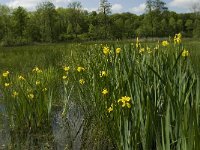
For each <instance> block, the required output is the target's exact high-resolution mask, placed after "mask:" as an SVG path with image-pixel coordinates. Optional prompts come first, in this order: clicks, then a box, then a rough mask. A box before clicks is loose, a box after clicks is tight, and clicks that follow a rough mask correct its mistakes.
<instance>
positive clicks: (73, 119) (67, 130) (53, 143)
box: [0, 102, 84, 150]
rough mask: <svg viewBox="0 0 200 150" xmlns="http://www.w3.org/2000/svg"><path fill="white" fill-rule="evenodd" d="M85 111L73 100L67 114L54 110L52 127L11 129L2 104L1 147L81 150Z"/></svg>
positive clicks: (0, 121) (0, 123)
mask: <svg viewBox="0 0 200 150" xmlns="http://www.w3.org/2000/svg"><path fill="white" fill-rule="evenodd" d="M83 119H84V116H83V112H82V111H81V109H80V108H79V107H78V106H77V105H76V104H75V103H73V102H71V103H70V104H69V110H68V112H67V115H66V116H63V115H62V111H61V109H60V110H55V111H54V112H53V120H52V129H50V130H49V131H45V132H44V131H41V133H37V134H33V133H21V132H16V131H10V130H9V126H8V121H7V119H6V114H5V107H4V106H3V105H0V149H19V150H21V149H30V150H32V149H33V150H35V149H56V150H67V149H70V150H79V149H81V137H82V133H83V126H82V124H83Z"/></svg>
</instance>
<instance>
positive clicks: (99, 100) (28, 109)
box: [0, 34, 200, 150]
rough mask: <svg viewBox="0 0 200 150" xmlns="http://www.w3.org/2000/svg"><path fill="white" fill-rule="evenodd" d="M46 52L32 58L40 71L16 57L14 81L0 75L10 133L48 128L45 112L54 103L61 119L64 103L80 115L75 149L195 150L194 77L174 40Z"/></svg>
mask: <svg viewBox="0 0 200 150" xmlns="http://www.w3.org/2000/svg"><path fill="white" fill-rule="evenodd" d="M54 48H55V49H56V48H58V47H56V46H55V47H53V46H52V47H51V48H50V50H48V51H47V52H46V53H45V52H44V53H43V51H42V55H38V54H35V55H38V56H40V57H39V62H38V66H41V68H43V69H41V68H38V67H35V68H33V70H30V68H31V67H33V65H37V64H36V62H37V61H35V60H36V59H35V60H31V61H30V62H29V61H28V59H30V54H29V53H28V52H24V54H25V55H26V56H27V57H24V58H23V56H21V55H20V58H23V60H26V61H27V66H26V69H25V71H23V69H21V70H22V71H23V73H22V74H20V71H19V70H17V67H16V68H14V69H11V71H10V70H8V72H7V69H6V68H9V66H10V64H8V65H7V66H6V67H5V68H3V69H4V71H3V72H2V76H1V78H0V83H1V84H0V92H2V96H3V103H4V104H5V106H6V110H7V114H8V117H9V121H10V122H9V124H10V126H11V127H12V128H13V129H19V130H25V131H27V130H28V131H30V129H31V131H33V132H37V131H38V130H42V129H43V128H46V127H47V128H50V126H51V117H50V115H51V111H52V108H53V106H54V105H56V104H57V103H58V102H60V101H61V104H62V117H66V114H67V113H68V107H69V106H68V103H69V101H72V102H73V103H75V104H76V105H78V106H77V107H81V110H83V111H84V121H83V123H84V124H83V130H84V131H83V143H82V144H83V147H82V148H83V149H84V148H85V149H87V144H88V143H89V145H88V146H89V147H90V148H91V149H101V148H102V147H101V145H102V143H104V147H106V145H108V146H107V148H108V147H109V148H110V149H112V148H113V149H122V150H133V149H135V150H142V149H143V150H151V149H152V150H155V149H157V150H170V149H172V150H192V149H197V150H198V149H200V144H199V142H198V140H199V138H200V131H199V127H200V122H199V118H200V104H199V100H200V97H199V78H198V75H197V74H196V72H195V71H194V68H193V63H192V61H191V55H192V52H191V53H190V50H189V47H187V49H188V50H187V49H186V48H185V47H184V46H183V44H182V43H181V36H180V34H179V35H176V37H175V39H174V42H172V40H171V41H163V42H156V43H150V44H148V43H142V42H140V41H139V39H137V40H136V42H132V43H130V42H128V43H127V42H126V43H123V42H119V43H117V42H114V43H113V42H111V43H107V44H94V43H90V44H71V45H70V46H62V47H61V48H58V49H59V50H58V51H56V50H54ZM47 49H48V48H47ZM36 52H38V53H39V49H38V50H36ZM50 52H52V53H50ZM8 53H9V52H8ZM47 53H49V55H50V57H48V55H47ZM5 54H6V53H2V54H1V55H3V56H5ZM17 54H20V53H17ZM9 55H12V54H11V53H9ZM5 57H6V56H5ZM33 58H35V57H33ZM43 58H44V60H48V61H47V62H48V63H49V64H50V65H49V66H48V63H45V62H44V60H43ZM16 60H19V59H18V58H16ZM23 60H22V61H23ZM10 61H14V60H12V59H10ZM26 61H25V62H26ZM19 62H21V61H20V60H19ZM1 63H3V61H2V62H1ZM17 65H19V66H21V65H20V64H16V66H17ZM55 95H59V96H58V97H57V98H56V97H55ZM59 108H60V107H59ZM93 139H95V140H94V141H92V143H93V144H91V140H93ZM84 145H86V146H84Z"/></svg>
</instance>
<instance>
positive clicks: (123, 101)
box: [118, 96, 131, 108]
mask: <svg viewBox="0 0 200 150" xmlns="http://www.w3.org/2000/svg"><path fill="white" fill-rule="evenodd" d="M130 100H131V98H130V97H128V96H123V97H122V98H121V99H119V100H118V103H121V104H122V107H125V106H127V107H128V108H131V104H130Z"/></svg>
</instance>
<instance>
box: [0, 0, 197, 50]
mask: <svg viewBox="0 0 200 150" xmlns="http://www.w3.org/2000/svg"><path fill="white" fill-rule="evenodd" d="M199 12H200V10H199V9H197V10H196V11H194V12H192V13H182V14H178V13H176V12H173V11H169V10H168V8H167V7H166V5H165V3H164V2H163V1H161V0H147V1H146V12H145V13H144V14H142V15H136V14H132V13H129V12H126V13H116V14H112V13H111V4H110V3H109V2H108V0H100V6H99V9H98V11H92V12H88V11H87V10H84V9H83V7H82V5H81V2H78V1H77V2H71V3H69V5H68V7H67V8H56V7H55V5H54V4H53V3H52V2H49V1H47V2H42V3H40V4H39V5H38V6H37V7H36V10H35V11H27V10H26V9H25V8H23V7H21V6H19V7H18V8H16V9H12V8H9V7H8V6H5V5H0V41H1V44H2V45H4V46H9V45H25V44H29V43H32V42H63V41H74V40H76V41H77V40H84V41H86V40H104V39H111V40H114V39H131V38H135V37H138V36H139V37H145V38H148V37H168V36H173V35H174V34H175V33H179V32H181V33H182V34H183V35H184V36H185V37H195V38H199V37H200V13H199Z"/></svg>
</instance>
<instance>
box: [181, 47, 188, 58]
mask: <svg viewBox="0 0 200 150" xmlns="http://www.w3.org/2000/svg"><path fill="white" fill-rule="evenodd" d="M182 56H183V57H187V56H189V51H188V50H186V49H184V50H183V52H182Z"/></svg>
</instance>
